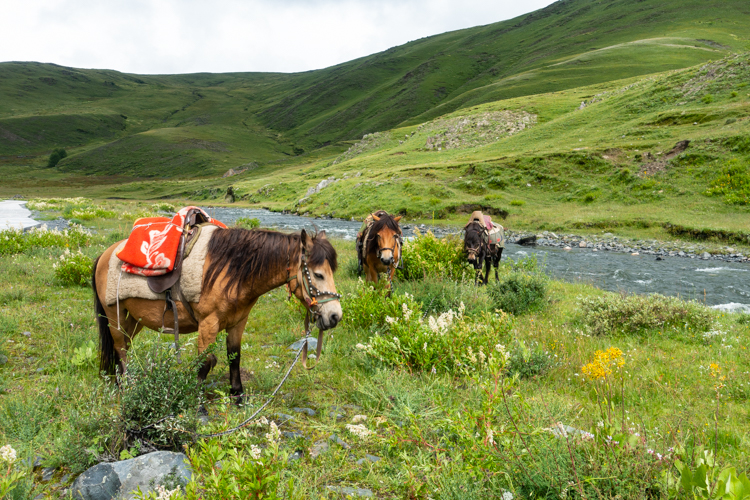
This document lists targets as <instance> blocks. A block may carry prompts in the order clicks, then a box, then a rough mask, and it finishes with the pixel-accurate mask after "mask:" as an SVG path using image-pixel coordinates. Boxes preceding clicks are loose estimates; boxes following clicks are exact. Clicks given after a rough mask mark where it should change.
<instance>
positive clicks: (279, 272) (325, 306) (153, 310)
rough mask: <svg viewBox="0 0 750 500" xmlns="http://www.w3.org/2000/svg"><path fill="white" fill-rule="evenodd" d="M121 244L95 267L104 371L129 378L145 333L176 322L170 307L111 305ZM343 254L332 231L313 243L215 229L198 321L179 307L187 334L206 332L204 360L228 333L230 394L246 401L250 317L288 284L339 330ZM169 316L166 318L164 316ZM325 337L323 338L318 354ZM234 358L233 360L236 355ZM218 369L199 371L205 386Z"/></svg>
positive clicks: (320, 321)
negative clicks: (245, 342) (130, 361)
mask: <svg viewBox="0 0 750 500" xmlns="http://www.w3.org/2000/svg"><path fill="white" fill-rule="evenodd" d="M118 244H119V243H115V244H114V245H112V246H111V247H109V248H108V249H107V250H105V251H104V253H103V254H102V255H101V256H99V258H97V260H96V262H95V263H94V275H93V279H92V284H93V288H94V299H95V309H96V316H97V322H98V325H99V350H100V365H101V369H102V370H105V371H107V372H108V373H114V371H115V365H117V366H118V367H119V369H120V371H121V372H124V371H125V369H126V365H127V356H128V348H129V347H130V343H131V342H132V340H133V338H134V337H135V336H136V335H137V334H138V332H140V331H141V329H142V328H143V327H144V326H145V327H146V328H150V329H152V330H159V329H160V328H161V327H162V325H164V324H166V325H170V324H172V323H173V322H174V316H173V313H172V311H171V310H170V311H167V312H166V314H165V303H164V300H148V299H138V298H128V299H124V300H122V301H120V302H119V307H120V311H119V321H120V329H118V311H117V308H116V305H112V306H107V305H106V302H105V297H106V293H107V290H106V285H107V272H108V270H109V259H110V256H111V255H112V252H113V251H114V250H115V248H116V247H117V245H118ZM336 259H337V255H336V250H335V249H334V248H333V246H332V245H331V243H330V242H329V241H328V239H326V235H325V232H320V233H318V234H317V235H316V236H313V237H310V236H309V235H308V234H307V233H306V232H305V231H304V230H303V231H302V232H301V233H299V234H283V233H278V232H275V231H265V230H253V231H248V230H245V229H238V228H232V229H216V230H215V231H214V233H213V234H212V236H211V240H210V242H209V245H208V252H207V255H206V261H205V264H204V266H203V282H202V289H201V296H200V300H199V301H198V302H194V303H190V306H191V308H192V312H193V315H191V314H190V312H189V311H188V310H187V309H186V308H185V306H184V305H183V304H182V303H180V302H179V301H177V310H178V319H179V325H180V333H192V332H195V331H197V332H199V335H198V352H199V353H202V352H203V351H204V350H205V349H206V348H207V347H208V346H209V345H210V344H211V343H213V342H214V341H216V336H217V334H218V333H219V332H220V331H222V330H226V332H227V355H228V356H229V359H231V361H230V364H229V379H230V383H231V386H232V388H231V394H232V395H233V396H240V395H242V394H243V388H242V380H241V379H240V351H241V346H242V334H243V333H244V331H245V324H246V323H247V317H248V314H250V310H251V309H252V308H253V306H254V305H255V303H256V302H257V300H258V298H259V297H260V296H261V295H263V294H265V293H267V292H269V291H271V290H273V289H275V288H278V287H280V286H282V285H285V284H288V285H289V290H290V294H294V295H295V296H296V297H297V299H299V300H300V302H302V303H303V304H304V305H305V307H306V308H307V310H308V313H309V314H311V316H312V318H313V320H314V321H315V326H317V327H318V329H319V330H320V331H321V335H322V332H323V331H324V330H328V329H330V328H333V327H335V326H336V324H337V323H338V322H339V321H340V320H341V316H342V311H341V304H340V303H339V300H338V298H339V296H338V294H336V285H335V283H334V281H333V273H334V272H335V271H336V267H337V260H336ZM162 315H164V317H162ZM320 341H322V338H320V337H319V344H318V349H320V345H321V342H320ZM232 355H234V357H233V356H232ZM215 365H216V356H214V355H213V354H210V355H209V356H208V357H207V359H206V362H205V363H204V365H203V367H202V368H201V369H200V370H199V372H198V379H199V381H203V380H205V378H206V376H207V375H208V372H209V371H210V370H211V368H213V367H214V366H215Z"/></svg>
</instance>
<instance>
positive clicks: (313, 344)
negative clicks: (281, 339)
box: [288, 337, 318, 352]
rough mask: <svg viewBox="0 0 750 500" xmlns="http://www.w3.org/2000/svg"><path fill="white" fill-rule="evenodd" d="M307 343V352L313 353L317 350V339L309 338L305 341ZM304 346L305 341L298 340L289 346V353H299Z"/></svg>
mask: <svg viewBox="0 0 750 500" xmlns="http://www.w3.org/2000/svg"><path fill="white" fill-rule="evenodd" d="M307 342H308V344H307V352H310V351H314V350H316V349H317V348H318V339H316V338H313V337H310V338H309V339H307ZM304 344H305V339H299V340H298V341H297V342H295V343H294V344H292V345H290V346H289V347H288V349H289V350H290V351H299V350H300V349H302V346H303V345H304Z"/></svg>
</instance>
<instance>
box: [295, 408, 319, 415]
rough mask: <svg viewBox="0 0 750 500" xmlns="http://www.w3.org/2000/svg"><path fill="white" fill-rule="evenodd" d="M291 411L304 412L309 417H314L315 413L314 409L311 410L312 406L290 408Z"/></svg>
mask: <svg viewBox="0 0 750 500" xmlns="http://www.w3.org/2000/svg"><path fill="white" fill-rule="evenodd" d="M292 411H294V412H297V413H305V414H307V415H309V416H311V417H314V416H315V415H317V413H316V411H315V410H313V409H312V408H292Z"/></svg>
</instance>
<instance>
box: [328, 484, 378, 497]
mask: <svg viewBox="0 0 750 500" xmlns="http://www.w3.org/2000/svg"><path fill="white" fill-rule="evenodd" d="M326 489H327V490H330V491H333V492H335V493H338V494H340V495H343V496H344V497H348V496H352V497H364V498H372V497H374V496H375V495H374V493H373V492H372V491H371V490H368V489H366V488H352V487H350V486H326Z"/></svg>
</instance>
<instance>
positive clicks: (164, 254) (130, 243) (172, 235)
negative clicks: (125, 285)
mask: <svg viewBox="0 0 750 500" xmlns="http://www.w3.org/2000/svg"><path fill="white" fill-rule="evenodd" d="M191 211H198V212H200V214H202V215H203V218H205V220H207V221H208V222H210V223H212V224H216V225H218V226H221V227H226V226H225V225H224V224H222V223H221V222H219V221H217V220H214V219H212V218H211V217H210V216H209V215H208V214H207V213H206V212H204V211H203V210H201V209H200V208H198V207H193V206H190V207H185V208H182V209H180V211H179V212H177V213H176V214H175V215H174V217H173V218H172V219H169V218H167V217H145V218H141V219H138V220H136V221H135V223H134V224H133V230H132V231H131V233H130V236H128V240H127V242H126V243H125V246H124V247H123V248H122V249H120V250H118V251H117V257H118V258H119V259H120V260H122V261H123V267H122V270H123V271H125V272H127V273H131V274H139V275H141V276H161V275H164V274H167V273H168V272H170V271H172V269H174V266H175V262H176V261H177V252H178V250H179V248H180V241H181V237H182V233H183V228H184V227H185V222H186V220H185V218H186V217H187V215H188V213H189V212H191Z"/></svg>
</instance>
